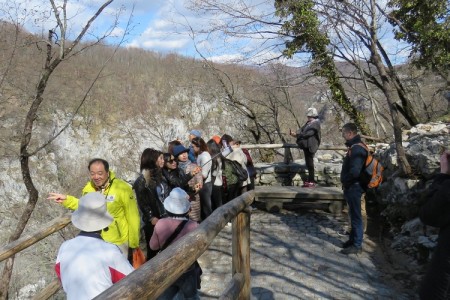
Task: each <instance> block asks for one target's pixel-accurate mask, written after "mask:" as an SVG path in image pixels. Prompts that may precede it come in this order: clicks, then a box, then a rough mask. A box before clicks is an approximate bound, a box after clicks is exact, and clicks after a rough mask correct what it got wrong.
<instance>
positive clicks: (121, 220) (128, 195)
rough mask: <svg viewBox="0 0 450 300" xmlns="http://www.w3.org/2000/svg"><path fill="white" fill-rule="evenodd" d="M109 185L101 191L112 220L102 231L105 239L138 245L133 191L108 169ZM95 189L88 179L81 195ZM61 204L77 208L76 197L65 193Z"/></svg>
mask: <svg viewBox="0 0 450 300" xmlns="http://www.w3.org/2000/svg"><path fill="white" fill-rule="evenodd" d="M109 182H110V183H109V186H108V187H107V188H106V189H105V190H104V191H102V193H103V194H104V195H105V198H106V206H107V209H108V212H109V213H110V214H111V216H112V217H113V218H114V222H113V223H112V224H111V225H110V226H109V227H108V231H102V237H103V239H104V240H105V241H107V242H110V243H113V244H116V245H122V244H124V243H127V242H128V246H129V247H130V248H137V247H139V231H140V216H139V209H138V206H137V202H136V198H135V196H134V192H133V190H132V188H131V185H129V184H128V183H127V182H125V181H123V180H121V179H118V178H116V176H115V174H114V172H112V171H109ZM95 191H97V189H96V187H95V185H94V183H93V182H92V181H89V182H88V183H87V184H86V186H85V187H84V188H83V191H82V195H85V194H87V193H90V192H95ZM62 205H63V206H64V207H66V208H68V209H71V210H76V209H77V208H78V198H76V197H74V196H71V195H67V199H66V200H64V201H63V203H62Z"/></svg>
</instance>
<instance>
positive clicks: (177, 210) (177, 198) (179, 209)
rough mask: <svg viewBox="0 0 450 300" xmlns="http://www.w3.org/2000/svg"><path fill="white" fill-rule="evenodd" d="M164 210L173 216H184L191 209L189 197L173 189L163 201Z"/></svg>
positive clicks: (180, 190)
mask: <svg viewBox="0 0 450 300" xmlns="http://www.w3.org/2000/svg"><path fill="white" fill-rule="evenodd" d="M164 208H165V209H166V210H167V211H168V212H170V213H172V214H174V215H184V214H186V213H187V212H188V211H189V209H190V208H191V203H190V202H189V195H188V194H187V193H186V192H185V191H184V190H183V189H181V188H178V187H177V188H174V189H173V190H172V191H171V192H170V194H169V196H168V197H167V198H166V199H165V200H164Z"/></svg>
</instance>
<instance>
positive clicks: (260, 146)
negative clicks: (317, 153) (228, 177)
mask: <svg viewBox="0 0 450 300" xmlns="http://www.w3.org/2000/svg"><path fill="white" fill-rule="evenodd" d="M241 148H246V149H277V148H298V145H297V144H251V145H250V144H249V145H241ZM319 150H343V151H347V147H344V146H330V145H320V146H319Z"/></svg>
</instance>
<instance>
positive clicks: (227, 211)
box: [0, 191, 255, 300]
mask: <svg viewBox="0 0 450 300" xmlns="http://www.w3.org/2000/svg"><path fill="white" fill-rule="evenodd" d="M254 198H255V194H254V191H249V192H247V193H245V194H243V195H241V196H239V197H237V198H235V199H234V200H232V201H230V202H229V203H227V204H225V205H223V206H221V207H219V208H218V209H216V210H215V211H214V212H213V213H212V214H211V215H210V216H209V217H208V218H207V219H206V220H205V221H203V222H202V223H201V224H200V226H199V227H198V228H197V229H196V230H195V231H193V232H191V233H189V234H187V235H186V236H184V237H182V238H181V239H179V240H177V241H175V242H174V243H173V244H171V245H170V246H169V247H167V248H166V249H165V250H164V251H162V252H161V253H159V254H158V255H157V256H156V257H155V258H153V259H151V260H150V261H148V262H146V263H145V264H143V265H142V266H141V267H140V268H139V269H137V270H135V271H133V272H132V273H131V274H129V275H128V276H127V277H125V278H124V279H122V280H121V281H120V282H118V283H116V284H114V285H113V286H112V287H111V288H109V289H108V290H106V291H104V292H103V293H102V294H100V295H99V296H97V297H96V298H95V299H142V298H146V299H156V298H157V297H158V296H159V295H160V294H161V293H162V292H164V290H165V289H166V288H167V287H169V286H170V285H171V284H172V283H173V282H175V280H176V279H177V278H178V277H179V276H180V275H181V274H183V273H184V272H185V271H186V270H187V269H188V268H189V267H190V266H191V265H192V264H193V263H194V262H195V261H196V260H197V259H198V258H199V257H200V256H201V255H202V254H203V253H204V252H205V251H206V250H207V249H208V247H209V245H210V244H211V243H212V241H213V240H214V238H215V237H216V236H217V234H218V233H219V232H220V231H221V230H222V229H223V228H224V226H225V225H226V224H227V223H228V222H229V221H232V224H233V225H232V279H231V281H230V282H229V283H227V284H226V285H225V289H224V291H223V292H222V294H221V296H220V298H219V299H246V300H247V299H250V294H251V287H250V210H249V205H250V204H251V203H252V202H253V201H254ZM69 223H70V214H65V215H63V216H61V217H59V218H56V219H54V220H53V221H51V222H49V223H48V224H46V225H45V226H44V228H43V229H40V230H37V231H35V232H33V233H31V234H29V235H27V236H24V237H22V238H20V239H19V240H16V241H14V242H12V243H10V244H8V245H6V246H4V247H2V248H0V261H3V260H5V259H7V258H8V257H10V256H12V255H14V254H16V253H18V252H20V251H21V250H23V249H26V248H28V247H29V246H31V245H33V244H34V243H36V242H38V241H40V240H42V239H44V238H45V237H47V236H49V235H50V234H52V233H54V232H56V231H58V230H60V229H62V228H64V227H65V226H67V225H68V224H69ZM60 288H61V285H60V283H59V281H58V280H57V279H56V280H55V281H53V282H52V283H50V284H49V285H48V286H46V287H45V288H44V289H43V290H41V291H40V292H39V293H38V294H36V295H35V297H34V299H48V298H50V297H51V296H52V295H54V294H55V293H56V292H57V291H58V290H59V289H60Z"/></svg>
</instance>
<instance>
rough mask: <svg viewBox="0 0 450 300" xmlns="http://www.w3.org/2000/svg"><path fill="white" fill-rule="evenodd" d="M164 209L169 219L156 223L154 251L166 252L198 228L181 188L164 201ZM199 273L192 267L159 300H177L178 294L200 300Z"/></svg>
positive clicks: (152, 247) (187, 196)
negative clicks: (190, 216) (166, 249)
mask: <svg viewBox="0 0 450 300" xmlns="http://www.w3.org/2000/svg"><path fill="white" fill-rule="evenodd" d="M164 208H165V209H166V212H167V215H168V217H167V218H165V219H161V220H159V221H158V223H156V226H155V230H154V232H153V235H152V238H151V239H150V248H151V249H152V250H154V251H158V250H159V251H162V250H164V249H165V248H167V247H168V246H169V245H170V244H171V243H173V242H174V241H176V240H178V239H180V238H181V237H182V236H184V235H186V234H188V233H189V232H191V231H193V230H195V229H196V228H197V227H198V223H197V222H195V221H192V220H190V219H189V211H190V209H191V203H190V202H189V195H188V194H187V193H186V192H185V191H184V190H182V189H181V188H174V189H173V190H172V191H171V192H170V194H169V197H167V198H166V199H165V200H164ZM197 272H198V269H197V268H196V264H194V265H192V266H191V267H190V268H189V269H188V270H187V271H186V272H185V273H184V274H183V275H181V276H180V278H178V279H177V281H175V282H174V283H173V284H172V285H171V286H170V287H168V288H167V289H166V291H165V292H164V293H163V294H162V295H161V296H160V297H159V298H158V300H162V299H164V300H165V299H175V296H176V295H177V294H178V295H179V296H181V295H182V296H183V297H182V299H200V298H199V296H198V291H197V287H198V286H199V274H198V273H197Z"/></svg>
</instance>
